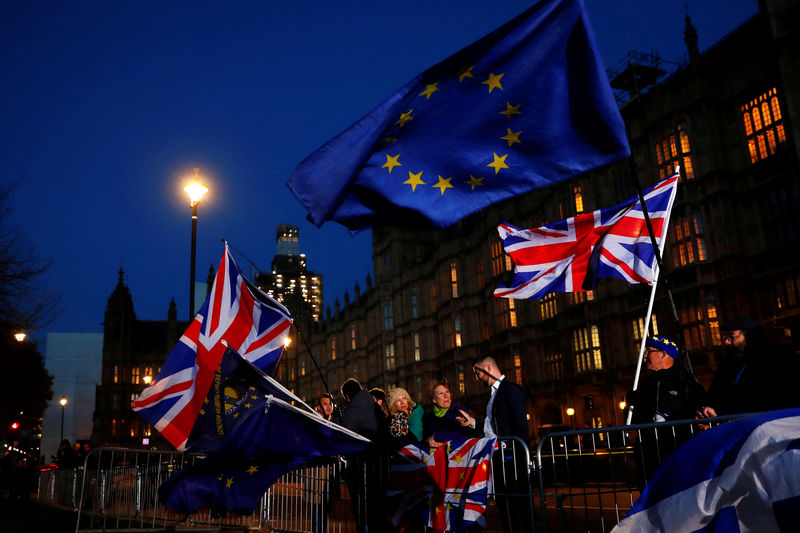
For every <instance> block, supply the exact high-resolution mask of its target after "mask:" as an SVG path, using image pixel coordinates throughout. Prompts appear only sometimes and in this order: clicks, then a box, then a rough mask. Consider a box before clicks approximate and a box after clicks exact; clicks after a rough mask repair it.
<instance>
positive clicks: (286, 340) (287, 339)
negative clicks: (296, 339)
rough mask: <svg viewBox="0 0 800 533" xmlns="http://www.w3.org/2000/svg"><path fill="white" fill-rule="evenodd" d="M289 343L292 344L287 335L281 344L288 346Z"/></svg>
mask: <svg viewBox="0 0 800 533" xmlns="http://www.w3.org/2000/svg"><path fill="white" fill-rule="evenodd" d="M290 344H292V339H290V338H289V337H286V338H285V339H283V346H284V347H288V346H289V345H290Z"/></svg>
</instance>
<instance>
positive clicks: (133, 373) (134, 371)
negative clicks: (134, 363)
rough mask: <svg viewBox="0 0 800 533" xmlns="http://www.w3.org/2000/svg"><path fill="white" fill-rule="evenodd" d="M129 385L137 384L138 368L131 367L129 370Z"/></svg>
mask: <svg viewBox="0 0 800 533" xmlns="http://www.w3.org/2000/svg"><path fill="white" fill-rule="evenodd" d="M131 383H133V384H134V385H138V384H139V367H133V368H132V369H131Z"/></svg>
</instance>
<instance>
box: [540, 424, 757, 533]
mask: <svg viewBox="0 0 800 533" xmlns="http://www.w3.org/2000/svg"><path fill="white" fill-rule="evenodd" d="M742 416H744V415H732V416H724V417H717V418H712V419H705V420H703V421H702V423H701V422H700V421H697V420H678V421H674V422H669V423H651V424H639V425H633V426H618V427H608V428H598V429H584V430H577V431H563V432H557V433H549V434H547V435H545V436H544V437H543V438H542V439H541V440H540V441H539V443H538V445H537V447H536V461H535V465H534V471H535V476H536V477H537V485H538V495H537V498H536V500H537V505H536V507H535V511H536V516H537V522H538V525H539V528H540V530H541V531H545V532H551V531H554V532H555V531H557V532H566V531H581V532H592V533H593V532H605V531H609V530H611V529H612V528H613V527H614V526H615V525H616V524H617V523H618V522H619V521H620V520H622V519H623V518H624V517H625V515H626V514H627V512H628V511H629V510H630V508H631V506H632V505H633V503H634V502H635V501H636V499H637V498H638V497H639V493H640V491H641V490H642V488H643V487H644V485H645V483H647V481H648V480H649V479H650V478H651V477H652V475H653V473H654V472H655V470H656V469H657V468H658V465H659V464H660V463H661V462H662V461H663V460H664V459H665V458H666V457H667V456H668V455H669V454H670V453H671V452H672V451H674V450H675V449H676V448H677V447H678V446H680V445H681V444H682V443H683V442H685V441H686V440H688V439H689V438H691V437H692V436H693V435H694V434H695V433H697V432H698V431H702V430H703V429H704V428H705V427H708V426H715V425H719V424H721V423H724V422H728V421H730V420H734V419H736V418H741V417H742Z"/></svg>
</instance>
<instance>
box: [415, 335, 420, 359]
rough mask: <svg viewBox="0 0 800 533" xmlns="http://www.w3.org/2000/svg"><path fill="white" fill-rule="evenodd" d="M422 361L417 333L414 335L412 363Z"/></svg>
mask: <svg viewBox="0 0 800 533" xmlns="http://www.w3.org/2000/svg"><path fill="white" fill-rule="evenodd" d="M421 360H422V351H421V350H420V347H419V333H414V361H421Z"/></svg>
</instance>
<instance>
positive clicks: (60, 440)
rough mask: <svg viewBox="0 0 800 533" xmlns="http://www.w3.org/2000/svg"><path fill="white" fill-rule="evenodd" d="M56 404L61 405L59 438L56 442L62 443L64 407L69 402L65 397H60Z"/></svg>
mask: <svg viewBox="0 0 800 533" xmlns="http://www.w3.org/2000/svg"><path fill="white" fill-rule="evenodd" d="M58 403H59V404H60V405H61V438H60V439H59V441H58V442H59V443H61V442H63V441H64V407H66V405H67V403H69V402H68V401H67V398H66V397H65V396H62V397H61V399H60V400H58Z"/></svg>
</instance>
